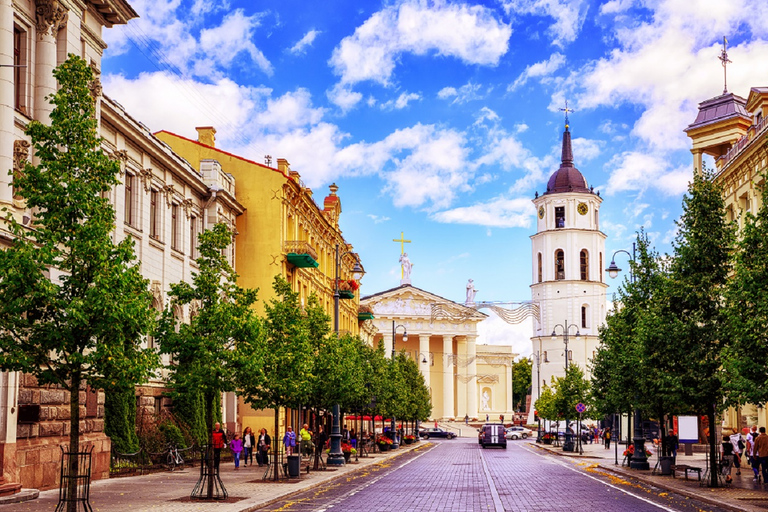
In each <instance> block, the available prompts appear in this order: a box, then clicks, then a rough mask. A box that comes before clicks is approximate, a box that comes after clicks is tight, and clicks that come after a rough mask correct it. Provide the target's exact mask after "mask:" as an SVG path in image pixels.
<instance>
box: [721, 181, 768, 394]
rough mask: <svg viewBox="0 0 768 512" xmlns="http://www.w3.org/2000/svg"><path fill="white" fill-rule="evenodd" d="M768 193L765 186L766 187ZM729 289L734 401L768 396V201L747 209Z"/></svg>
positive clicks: (728, 364) (727, 361) (728, 363)
mask: <svg viewBox="0 0 768 512" xmlns="http://www.w3.org/2000/svg"><path fill="white" fill-rule="evenodd" d="M762 192H763V194H764V190H763V191H762ZM740 235H741V236H740V238H739V240H738V241H737V243H736V251H735V253H734V273H733V276H732V277H731V279H730V280H729V282H728V287H727V290H726V305H727V306H726V308H727V309H726V312H727V316H728V326H729V332H730V337H731V346H730V347H726V350H727V352H726V354H725V357H724V360H723V365H724V367H725V369H726V373H727V378H726V379H725V383H726V391H727V398H728V402H729V403H730V404H731V405H736V406H738V405H743V404H746V403H752V404H763V403H765V402H767V401H768V387H767V386H766V385H765V383H766V382H768V331H766V328H765V326H766V325H768V244H766V240H768V201H763V203H762V204H761V205H760V209H759V210H758V212H757V215H756V216H755V215H752V214H751V213H750V212H747V213H746V214H745V215H744V227H743V228H742V230H741V233H740Z"/></svg>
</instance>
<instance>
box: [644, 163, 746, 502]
mask: <svg viewBox="0 0 768 512" xmlns="http://www.w3.org/2000/svg"><path fill="white" fill-rule="evenodd" d="M677 225H678V228H679V230H678V234H677V237H676V239H675V242H674V244H673V246H674V257H673V259H672V262H671V264H670V272H669V279H668V280H666V281H665V285H664V286H663V287H662V289H661V292H660V293H659V294H657V297H655V298H654V300H653V301H652V302H651V306H650V307H651V311H650V314H649V315H648V316H647V317H646V320H647V324H646V325H648V326H652V327H653V328H654V329H656V332H658V327H659V326H664V336H661V337H659V336H656V337H654V338H652V339H653V340H654V341H655V342H656V343H657V345H656V346H655V347H653V356H654V358H653V365H654V366H655V367H656V369H657V371H658V373H657V375H659V374H665V375H666V377H665V381H664V383H665V386H666V390H664V392H668V393H670V394H671V395H672V396H679V397H685V402H684V403H685V404H686V405H688V406H689V407H690V408H691V409H692V410H693V411H696V412H697V413H698V414H706V415H707V417H708V418H709V425H710V429H709V444H710V446H709V449H710V474H711V475H712V476H711V481H710V485H711V486H712V487H716V486H717V467H716V461H717V457H716V448H717V443H716V439H715V429H714V428H713V426H714V425H715V415H716V414H717V413H718V412H720V411H721V410H722V407H723V406H724V387H723V378H724V373H723V361H722V358H721V355H722V354H723V352H724V349H727V346H728V340H729V337H730V334H729V333H728V332H727V323H726V316H725V308H724V300H723V293H724V291H725V286H726V283H727V280H728V276H729V274H730V271H731V261H730V253H731V251H732V249H733V243H734V237H735V231H734V228H733V226H732V225H731V224H729V223H728V222H726V220H725V210H724V204H723V199H722V194H721V190H720V188H719V187H718V186H717V185H716V184H715V183H714V182H713V181H712V176H711V173H710V172H709V171H706V170H705V172H704V173H703V175H696V176H694V180H693V183H691V184H690V185H689V188H688V194H686V196H685V198H684V199H683V215H682V217H681V219H680V221H679V222H678V223H677ZM657 299H658V300H657Z"/></svg>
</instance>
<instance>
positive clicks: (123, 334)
mask: <svg viewBox="0 0 768 512" xmlns="http://www.w3.org/2000/svg"><path fill="white" fill-rule="evenodd" d="M54 76H55V77H56V80H57V81H58V85H59V89H58V91H57V92H56V93H55V94H53V95H51V96H50V97H49V100H50V102H51V103H52V104H53V106H54V109H53V112H52V113H51V118H50V119H51V124H50V126H47V125H44V124H42V123H39V122H37V121H31V122H30V123H29V125H28V126H27V130H26V133H27V135H29V137H30V138H31V140H32V145H33V147H34V153H35V156H36V157H37V159H38V160H39V162H40V163H39V164H38V165H31V164H26V166H25V167H24V170H23V172H21V173H18V174H17V175H15V176H14V186H15V188H16V193H17V194H18V195H19V196H20V197H22V198H23V199H24V200H25V202H26V205H27V208H29V209H30V210H32V211H34V212H36V213H35V219H34V225H33V229H28V228H27V227H25V226H22V225H21V224H20V223H18V222H17V221H16V220H15V219H14V217H13V216H12V215H11V214H10V213H9V214H7V215H6V218H5V221H6V223H7V226H8V228H9V230H10V232H11V234H12V236H13V241H12V243H11V245H10V247H8V249H7V250H5V251H0V367H2V369H3V370H9V371H23V372H27V373H31V374H33V375H35V376H36V377H37V379H38V382H39V383H40V384H41V385H45V384H53V385H57V386H61V387H62V388H63V389H65V390H67V391H69V394H70V434H69V450H70V451H71V452H78V451H79V448H80V444H79V442H80V406H81V402H80V393H79V392H80V390H81V389H82V388H83V387H84V386H85V383H86V382H87V383H88V384H90V386H91V387H92V388H95V389H99V388H100V389H104V390H105V391H106V392H107V395H108V396H109V393H110V392H112V391H121V390H125V389H131V388H132V387H133V386H134V385H135V384H138V383H141V382H143V381H146V380H147V379H148V378H149V377H150V375H151V372H152V370H153V369H154V368H156V366H157V357H156V354H155V353H154V352H153V351H151V350H146V349H141V347H140V340H141V337H142V335H144V334H147V333H148V332H150V330H151V328H152V326H153V321H154V315H155V313H154V311H153V310H152V297H151V294H150V293H149V291H148V286H147V285H148V283H147V281H146V280H145V279H144V278H143V277H142V276H141V273H140V271H139V266H138V264H137V262H136V258H135V254H134V251H133V242H132V240H131V238H130V237H126V238H125V240H123V241H122V242H120V243H119V244H115V243H114V242H113V238H112V236H113V232H114V229H115V212H114V209H113V207H112V205H111V204H110V203H109V200H108V199H107V198H106V195H107V193H108V192H109V191H110V190H111V189H112V187H114V186H115V185H117V184H118V178H117V176H118V172H119V165H118V164H117V162H115V161H112V160H110V158H109V157H107V156H106V155H105V154H104V153H103V152H102V151H101V150H100V149H99V146H100V139H99V138H98V136H97V134H96V119H95V117H94V115H95V108H94V102H93V98H92V97H91V94H90V91H89V89H88V85H89V83H90V82H91V81H92V80H93V76H92V74H91V69H90V67H89V66H88V64H87V63H86V62H85V61H84V60H83V59H81V58H79V57H76V56H73V55H70V56H69V58H68V59H67V60H66V61H65V62H64V63H63V64H61V65H60V66H59V67H58V68H56V69H55V70H54ZM77 470H78V468H77V458H74V457H73V458H72V459H71V463H70V465H69V467H68V470H67V471H68V473H69V475H70V477H72V478H71V479H70V482H71V483H72V484H71V485H70V486H69V488H68V489H67V493H68V496H69V498H70V500H71V501H70V503H69V510H72V511H74V510H75V506H76V504H77V502H76V501H75V496H76V491H77V488H76V482H77V480H76V479H75V478H74V476H75V475H76V474H77Z"/></svg>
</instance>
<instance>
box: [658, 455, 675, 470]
mask: <svg viewBox="0 0 768 512" xmlns="http://www.w3.org/2000/svg"><path fill="white" fill-rule="evenodd" d="M673 463H674V459H673V458H672V457H664V456H662V457H659V466H660V467H661V472H660V473H659V474H660V475H671V474H672V464H673Z"/></svg>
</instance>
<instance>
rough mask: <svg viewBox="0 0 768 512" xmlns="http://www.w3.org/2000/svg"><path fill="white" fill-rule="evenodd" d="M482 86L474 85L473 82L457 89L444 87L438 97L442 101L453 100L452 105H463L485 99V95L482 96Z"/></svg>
mask: <svg viewBox="0 0 768 512" xmlns="http://www.w3.org/2000/svg"><path fill="white" fill-rule="evenodd" d="M481 87H482V86H481V85H480V84H474V83H472V82H469V83H466V84H464V85H462V86H461V87H459V88H458V89H456V88H455V87H444V88H442V89H440V91H439V92H438V93H437V97H438V98H440V99H441V100H447V99H449V98H453V101H452V102H451V104H462V103H466V102H468V101H473V100H480V99H483V96H484V95H483V94H480V92H479V91H480V88H481Z"/></svg>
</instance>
